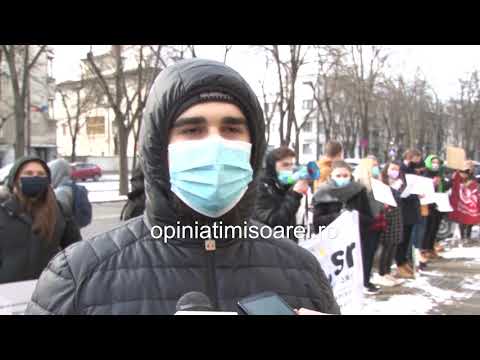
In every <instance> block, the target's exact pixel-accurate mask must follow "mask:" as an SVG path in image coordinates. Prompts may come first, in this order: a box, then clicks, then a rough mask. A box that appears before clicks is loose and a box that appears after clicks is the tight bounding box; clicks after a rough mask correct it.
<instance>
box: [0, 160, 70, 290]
mask: <svg viewBox="0 0 480 360" xmlns="http://www.w3.org/2000/svg"><path fill="white" fill-rule="evenodd" d="M50 183H51V174H50V170H49V168H48V166H47V164H46V163H45V162H44V161H43V160H41V159H39V158H36V157H32V156H29V157H24V158H22V159H20V160H18V161H17V162H16V163H15V164H14V166H13V167H12V169H11V170H10V173H9V176H8V180H7V188H6V189H4V192H3V194H2V195H1V197H0V283H8V282H16V281H24V280H32V279H36V278H38V277H39V276H40V274H41V272H42V270H43V269H44V268H45V267H46V266H47V264H48V262H49V261H50V259H51V258H52V257H53V256H54V255H55V254H56V253H57V252H58V251H59V250H60V249H61V248H62V247H63V246H62V244H65V243H69V242H70V239H66V238H65V236H64V233H65V220H64V217H63V215H62V213H61V211H60V209H59V206H58V204H57V200H56V197H55V194H54V192H53V189H52V187H51V186H50Z"/></svg>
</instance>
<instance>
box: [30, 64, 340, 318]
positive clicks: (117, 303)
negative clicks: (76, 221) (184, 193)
mask: <svg viewBox="0 0 480 360" xmlns="http://www.w3.org/2000/svg"><path fill="white" fill-rule="evenodd" d="M205 91H222V92H224V93H227V94H228V95H231V96H233V97H234V98H235V99H237V100H238V102H239V103H240V104H241V105H243V106H242V110H243V111H244V113H245V115H246V118H247V122H248V126H249V129H250V135H251V138H252V144H253V146H252V157H251V164H252V167H253V169H254V178H255V176H256V174H257V172H258V170H259V169H260V166H261V159H262V156H263V152H264V147H265V138H264V122H263V115H262V110H261V108H260V106H259V103H258V100H257V98H256V96H255V94H254V92H253V91H252V90H251V88H250V87H249V86H248V84H247V83H246V82H245V81H244V80H243V78H241V76H240V75H239V74H238V73H236V72H235V71H234V70H232V69H231V68H229V67H227V66H225V65H224V64H222V63H218V62H215V61H209V60H201V59H192V60H184V61H181V62H178V63H177V64H175V65H173V66H171V67H169V68H167V69H165V70H163V71H162V73H161V74H160V75H159V76H158V78H157V79H156V80H155V83H154V84H153V87H152V89H151V91H150V94H149V97H148V100H147V105H146V109H145V112H144V121H143V127H142V130H141V136H140V138H141V142H142V143H141V161H142V168H143V170H144V174H145V190H146V191H145V194H146V210H145V214H144V215H143V216H140V217H137V218H135V219H132V220H129V221H127V222H126V223H124V224H122V225H121V226H119V227H117V228H115V229H113V230H111V231H109V232H107V233H104V234H101V235H98V236H95V237H94V238H92V239H90V240H87V241H83V242H81V243H78V244H74V245H72V246H71V247H69V248H67V249H66V250H65V251H62V252H61V253H60V254H59V255H57V256H56V258H55V259H54V260H53V261H52V262H51V263H50V264H49V266H48V268H47V270H46V271H45V272H44V273H43V274H42V276H41V278H40V280H39V282H38V285H37V288H36V290H35V292H34V294H33V296H32V300H31V302H30V304H29V305H28V307H27V314H173V313H174V312H175V305H176V303H177V301H178V299H179V298H180V297H181V296H182V295H184V294H185V293H187V292H190V291H199V292H202V293H204V294H206V295H207V296H208V297H209V298H210V300H211V302H212V305H213V307H214V308H215V309H217V310H221V311H238V308H237V305H236V303H237V301H238V300H239V299H241V298H243V297H245V296H248V295H252V294H256V293H260V292H263V291H268V290H270V291H274V292H276V293H278V294H279V295H280V296H281V297H283V298H284V299H285V300H286V301H287V302H288V303H289V304H290V305H291V306H292V307H297V308H298V307H306V308H310V309H313V310H317V311H321V312H327V313H338V312H339V308H338V305H337V303H336V301H335V299H334V297H333V293H332V290H331V288H330V285H329V283H328V280H327V278H326V276H325V274H324V272H323V271H322V269H321V267H320V265H319V262H318V261H317V260H316V258H315V257H314V256H313V255H312V254H311V253H309V252H307V251H306V250H304V249H302V248H300V247H299V246H297V245H296V244H294V243H293V242H292V241H290V240H286V239H285V240H279V239H274V238H261V237H258V238H255V239H254V238H251V237H250V238H249V237H247V238H242V239H238V238H230V239H223V240H222V239H218V240H216V247H215V249H212V248H211V247H210V248H208V247H207V246H206V245H207V243H206V242H203V241H202V240H199V239H173V240H169V241H168V242H165V241H163V240H162V239H158V240H156V239H154V238H153V237H152V235H151V232H150V230H151V227H152V226H165V225H176V221H177V219H178V218H179V216H180V215H179V211H181V210H179V208H178V207H177V206H176V205H175V203H176V199H175V197H174V195H173V193H172V192H171V191H170V182H169V171H168V164H167V159H168V156H167V149H168V134H169V131H170V128H171V126H172V123H173V121H174V119H175V117H176V116H177V115H178V114H177V111H178V109H179V107H180V106H181V104H182V103H183V102H184V101H185V100H186V99H187V98H188V97H189V95H190V96H191V95H192V94H199V93H204V92H205ZM254 196H255V184H254V183H251V184H250V186H249V190H248V191H247V193H246V194H245V195H244V197H243V198H242V200H241V201H240V202H239V203H238V204H237V206H236V207H234V208H233V209H232V210H231V211H230V212H234V213H235V215H236V216H235V218H236V219H239V220H242V219H245V220H247V219H248V217H249V215H250V212H251V211H252V207H253V202H252V200H253V199H254ZM227 214H228V213H227ZM248 225H249V226H252V225H260V224H258V223H253V222H250V223H248ZM210 244H211V243H210Z"/></svg>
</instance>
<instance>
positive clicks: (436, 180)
mask: <svg viewBox="0 0 480 360" xmlns="http://www.w3.org/2000/svg"><path fill="white" fill-rule="evenodd" d="M425 167H426V171H425V176H426V177H428V178H431V179H433V184H434V187H435V192H438V193H443V192H445V191H446V190H448V189H447V186H446V183H445V181H444V178H445V174H444V168H443V164H442V160H440V158H439V157H438V156H437V155H429V156H428V157H427V158H426V159H425ZM442 218H443V214H442V213H441V212H439V211H438V210H437V205H436V204H430V205H428V217H427V223H426V227H425V235H424V237H423V241H422V242H421V250H420V259H419V263H420V264H419V266H420V269H425V267H426V265H427V262H428V260H430V259H435V258H438V254H437V252H438V251H442V250H443V247H441V246H435V241H436V237H437V232H438V229H439V228H440V223H441V221H442Z"/></svg>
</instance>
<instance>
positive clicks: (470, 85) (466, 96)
mask: <svg viewBox="0 0 480 360" xmlns="http://www.w3.org/2000/svg"><path fill="white" fill-rule="evenodd" d="M458 105H459V110H460V115H461V120H462V126H461V129H462V130H463V131H462V133H463V148H464V149H465V151H466V152H467V155H468V156H469V157H470V158H473V157H474V153H475V143H474V139H477V138H478V132H479V131H478V130H479V119H480V80H479V77H478V71H474V72H473V73H472V74H471V75H470V77H469V78H468V79H466V80H462V79H461V80H460V101H459V104H458Z"/></svg>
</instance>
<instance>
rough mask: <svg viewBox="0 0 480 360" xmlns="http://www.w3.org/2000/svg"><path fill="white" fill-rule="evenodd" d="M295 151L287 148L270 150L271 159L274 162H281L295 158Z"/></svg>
mask: <svg viewBox="0 0 480 360" xmlns="http://www.w3.org/2000/svg"><path fill="white" fill-rule="evenodd" d="M295 156H296V154H295V151H293V150H292V149H290V148H289V147H288V146H280V147H279V148H277V149H274V150H272V157H273V159H274V160H275V162H277V161H280V160H283V159H285V158H287V157H295Z"/></svg>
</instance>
